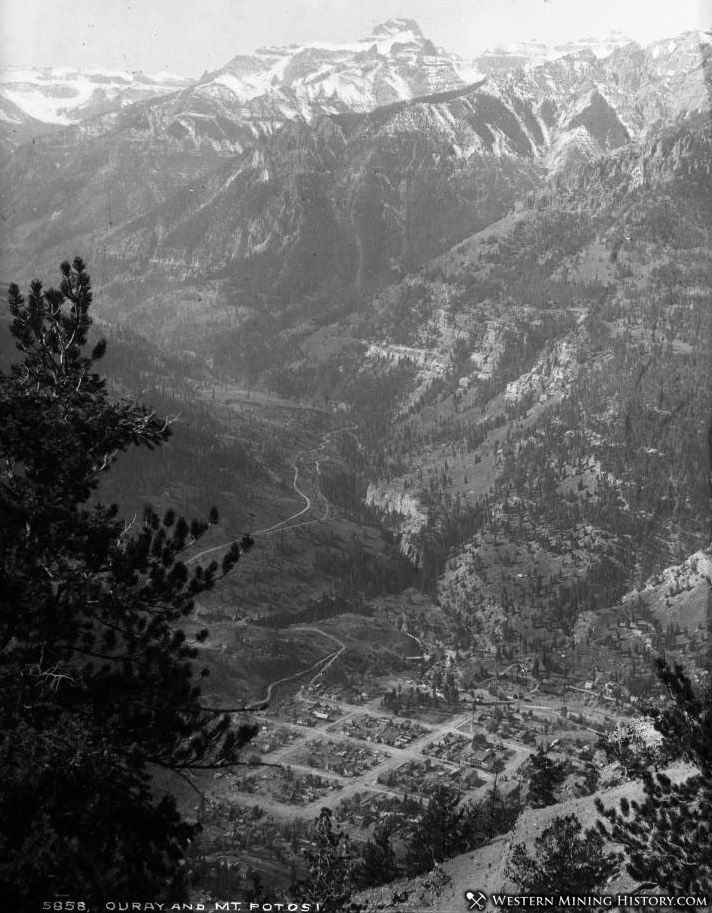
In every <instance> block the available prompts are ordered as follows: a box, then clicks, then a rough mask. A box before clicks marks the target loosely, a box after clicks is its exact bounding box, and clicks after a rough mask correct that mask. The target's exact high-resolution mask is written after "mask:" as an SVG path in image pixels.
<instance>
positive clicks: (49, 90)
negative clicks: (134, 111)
mask: <svg viewBox="0 0 712 913" xmlns="http://www.w3.org/2000/svg"><path fill="white" fill-rule="evenodd" d="M185 85H187V81H186V80H183V79H181V78H180V77H179V76H173V75H171V74H169V73H162V74H158V75H154V76H150V75H146V74H144V73H138V72H133V73H130V72H128V71H111V72H110V71H103V70H74V69H68V68H59V67H41V68H40V67H35V68H30V67H8V68H6V69H3V70H0V99H2V102H3V103H4V104H5V105H7V104H9V105H12V106H14V107H15V109H17V110H19V111H21V112H22V113H23V114H24V115H25V116H26V117H30V118H32V119H34V121H38V122H40V123H43V124H61V125H67V124H74V123H77V122H78V121H80V120H82V119H84V118H86V117H91V116H92V115H95V114H104V113H106V112H107V111H116V110H119V109H120V108H122V107H125V106H126V105H130V104H132V103H133V102H136V101H140V100H143V99H148V98H154V97H156V96H159V95H166V94H168V93H170V92H175V91H176V90H177V89H179V88H182V87H183V86H185ZM3 120H4V118H3Z"/></svg>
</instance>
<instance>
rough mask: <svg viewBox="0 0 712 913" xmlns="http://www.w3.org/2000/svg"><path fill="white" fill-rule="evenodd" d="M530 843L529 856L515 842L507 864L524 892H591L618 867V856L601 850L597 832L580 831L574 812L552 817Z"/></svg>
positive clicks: (602, 841)
mask: <svg viewBox="0 0 712 913" xmlns="http://www.w3.org/2000/svg"><path fill="white" fill-rule="evenodd" d="M534 846H535V854H534V856H530V855H529V854H528V853H527V851H526V848H525V846H524V844H522V843H518V844H517V845H516V846H515V847H514V849H513V850H512V855H511V857H510V860H509V863H508V865H507V877H508V878H511V879H512V880H513V881H514V882H515V883H516V884H517V887H518V888H519V890H520V891H521V892H522V893H524V894H573V895H585V894H592V893H595V892H596V891H600V890H601V889H602V888H603V886H604V885H605V884H606V881H607V880H608V879H609V878H610V877H611V876H612V875H614V874H615V873H616V872H617V870H618V867H619V857H618V856H617V855H616V854H614V853H607V852H606V851H605V841H604V838H603V837H602V836H601V834H600V833H599V832H598V831H597V830H593V829H591V830H589V831H587V832H586V833H583V828H582V826H581V822H580V821H579V820H578V818H577V817H576V815H565V816H561V815H559V816H557V817H556V818H554V820H553V821H552V823H551V824H550V825H549V826H548V827H547V828H545V830H544V831H542V833H541V834H540V835H539V837H537V838H536V841H535V842H534Z"/></svg>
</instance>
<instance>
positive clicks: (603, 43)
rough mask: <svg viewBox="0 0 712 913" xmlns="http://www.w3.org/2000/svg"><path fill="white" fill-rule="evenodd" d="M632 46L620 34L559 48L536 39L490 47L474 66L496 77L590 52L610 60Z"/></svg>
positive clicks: (584, 40) (571, 43)
mask: <svg viewBox="0 0 712 913" xmlns="http://www.w3.org/2000/svg"><path fill="white" fill-rule="evenodd" d="M632 43H633V42H632V41H631V39H630V38H627V37H626V36H625V35H624V34H623V33H622V32H617V31H616V32H611V33H610V34H609V35H607V36H606V37H605V38H585V39H582V40H580V41H567V42H565V43H564V44H555V45H550V44H546V43H544V42H542V41H535V40H531V41H521V42H516V43H514V44H508V45H504V46H502V45H498V46H497V47H494V48H487V49H486V50H484V51H483V52H482V53H481V54H480V55H479V56H478V57H476V58H475V60H474V61H473V66H474V68H475V70H476V71H477V72H478V73H484V74H488V75H495V74H498V73H506V72H511V71H512V70H516V69H519V68H523V67H533V66H541V64H543V63H546V62H547V61H551V60H557V59H558V58H560V57H568V56H569V55H570V54H578V53H580V52H581V51H587V52H590V53H592V54H593V55H594V56H595V57H598V58H602V57H608V56H609V55H610V54H611V53H612V52H613V51H614V50H615V49H616V48H619V47H622V46H624V45H626V44H632Z"/></svg>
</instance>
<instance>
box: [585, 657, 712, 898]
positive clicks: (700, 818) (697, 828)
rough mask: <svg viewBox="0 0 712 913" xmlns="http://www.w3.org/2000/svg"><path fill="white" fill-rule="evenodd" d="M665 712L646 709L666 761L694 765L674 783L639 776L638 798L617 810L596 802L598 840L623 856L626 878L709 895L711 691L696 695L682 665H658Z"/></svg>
mask: <svg viewBox="0 0 712 913" xmlns="http://www.w3.org/2000/svg"><path fill="white" fill-rule="evenodd" d="M657 671H658V675H659V677H660V680H661V681H662V683H663V684H664V685H665V687H666V689H667V691H668V695H669V698H670V703H669V706H667V707H665V708H664V709H658V710H653V711H652V712H653V713H654V714H655V727H656V729H657V730H658V731H659V732H660V733H661V734H662V736H663V740H664V741H663V748H664V750H665V751H666V752H667V754H668V757H673V758H675V757H676V758H679V759H682V760H685V761H687V762H689V763H690V764H692V765H693V766H694V773H691V774H689V775H687V776H685V777H683V779H682V780H681V781H680V782H679V783H675V782H673V780H672V779H671V778H670V777H669V776H667V774H665V773H662V772H661V773H656V772H654V771H652V770H643V771H642V772H641V777H642V781H643V789H644V791H645V799H644V800H643V801H642V802H635V801H630V802H629V801H628V800H626V799H622V800H621V803H620V809H605V808H604V807H603V803H602V802H601V801H600V799H599V800H598V801H597V802H596V806H597V808H598V810H599V812H600V813H601V814H602V815H603V816H604V819H605V822H599V826H600V828H601V831H602V833H604V834H606V835H607V836H610V837H611V838H612V839H613V840H615V841H616V842H618V843H620V844H621V845H622V846H623V848H624V849H625V850H626V853H627V856H628V860H627V866H626V867H627V869H628V872H629V874H630V875H632V876H633V878H635V879H637V880H638V881H640V882H643V883H645V884H647V885H650V886H651V887H653V888H657V889H658V890H661V891H664V892H666V893H669V894H709V893H710V892H712V689H710V688H709V686H708V687H707V690H706V691H705V692H703V693H698V692H697V691H696V690H695V688H694V687H693V684H692V682H691V681H690V679H689V677H688V676H687V675H686V674H685V672H684V670H683V668H682V667H681V666H675V667H674V669H673V668H670V666H669V665H668V664H667V663H666V662H665V661H664V660H662V659H659V660H658V661H657Z"/></svg>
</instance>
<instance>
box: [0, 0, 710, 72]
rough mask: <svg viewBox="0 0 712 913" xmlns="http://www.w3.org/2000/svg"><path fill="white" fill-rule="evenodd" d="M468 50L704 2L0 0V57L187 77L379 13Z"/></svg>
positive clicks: (349, 33) (643, 19) (624, 22)
mask: <svg viewBox="0 0 712 913" xmlns="http://www.w3.org/2000/svg"><path fill="white" fill-rule="evenodd" d="M395 16H399V17H406V18H410V19H415V20H416V21H417V22H418V23H419V24H420V26H421V28H422V29H423V32H424V33H425V34H426V36H427V37H429V38H431V39H432V40H433V41H434V42H435V44H437V45H439V46H441V47H444V48H446V49H447V50H449V51H454V52H456V53H458V54H460V55H462V56H463V57H466V58H472V57H474V56H476V55H477V54H479V53H480V52H481V51H483V50H484V49H485V48H486V47H492V46H494V45H497V44H505V43H511V42H515V41H522V40H528V39H532V38H533V39H537V40H542V41H545V42H548V43H551V44H555V43H558V42H562V41H566V40H570V39H576V38H584V37H589V36H602V35H606V34H608V33H609V32H610V31H612V30H620V31H622V32H624V33H625V34H626V35H628V36H629V37H631V38H633V39H634V40H637V41H640V42H642V43H648V42H650V41H654V40H655V39H657V38H663V37H668V36H671V35H676V34H679V33H680V32H683V31H686V30H688V29H694V28H706V29H709V28H710V27H712V0H0V66H64V67H72V68H74V67H76V68H97V69H121V70H142V71H144V72H146V73H158V72H171V73H176V74H178V75H182V76H188V77H193V76H198V75H200V74H201V73H202V72H204V71H205V70H211V69H216V68H217V67H220V66H222V65H224V64H225V63H227V61H228V60H230V59H231V58H232V57H234V56H235V55H236V54H249V53H251V52H252V51H253V50H254V49H255V48H258V47H264V46H265V45H271V44H272V45H273V44H290V43H298V44H302V43H307V42H309V41H315V42H319V41H323V42H345V41H352V40H354V39H357V38H360V37H363V36H365V35H368V34H370V32H371V30H372V28H373V26H374V25H377V24H378V23H379V22H383V21H384V20H386V19H389V18H391V17H395Z"/></svg>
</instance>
